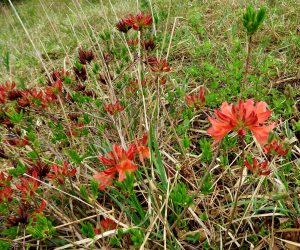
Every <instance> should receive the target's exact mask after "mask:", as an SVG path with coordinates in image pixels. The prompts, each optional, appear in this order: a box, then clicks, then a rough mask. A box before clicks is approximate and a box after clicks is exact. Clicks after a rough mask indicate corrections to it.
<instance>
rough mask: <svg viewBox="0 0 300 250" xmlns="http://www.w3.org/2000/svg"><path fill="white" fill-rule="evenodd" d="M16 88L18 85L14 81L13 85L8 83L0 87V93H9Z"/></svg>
mask: <svg viewBox="0 0 300 250" xmlns="http://www.w3.org/2000/svg"><path fill="white" fill-rule="evenodd" d="M15 87H16V83H15V82H14V81H12V82H11V83H9V82H6V83H5V84H4V85H0V91H4V92H9V91H11V90H13V89H14V88H15Z"/></svg>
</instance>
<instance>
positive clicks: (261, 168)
mask: <svg viewBox="0 0 300 250" xmlns="http://www.w3.org/2000/svg"><path fill="white" fill-rule="evenodd" d="M244 164H245V166H246V167H247V168H248V169H249V170H250V171H251V172H255V173H257V174H258V175H269V174H270V172H271V171H270V170H269V169H267V167H268V165H269V162H268V160H265V161H264V162H261V163H258V161H257V159H256V158H254V159H253V164H252V165H251V164H250V163H249V162H248V160H246V161H245V162H244Z"/></svg>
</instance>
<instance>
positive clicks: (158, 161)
mask: <svg viewBox="0 0 300 250" xmlns="http://www.w3.org/2000/svg"><path fill="white" fill-rule="evenodd" d="M148 141H149V142H148V143H149V148H150V153H151V160H152V161H153V163H154V165H155V167H156V171H157V173H158V175H159V177H160V179H161V182H162V186H163V188H164V190H166V189H167V185H168V184H167V183H168V180H167V174H166V171H165V167H164V165H163V162H162V158H161V155H160V152H159V148H158V143H157V140H156V138H155V135H154V129H153V126H152V125H151V126H150V138H149V140H148ZM153 149H154V150H153Z"/></svg>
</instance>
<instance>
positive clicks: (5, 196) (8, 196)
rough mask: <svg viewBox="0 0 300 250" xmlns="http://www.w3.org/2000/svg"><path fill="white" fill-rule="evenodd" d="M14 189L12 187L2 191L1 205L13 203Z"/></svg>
mask: <svg viewBox="0 0 300 250" xmlns="http://www.w3.org/2000/svg"><path fill="white" fill-rule="evenodd" d="M12 192H13V191H12V188H11V187H4V188H2V189H0V204H1V203H2V202H4V203H5V202H11V201H12Z"/></svg>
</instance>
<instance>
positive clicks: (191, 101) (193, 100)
mask: <svg viewBox="0 0 300 250" xmlns="http://www.w3.org/2000/svg"><path fill="white" fill-rule="evenodd" d="M185 99H186V104H187V105H188V106H189V107H190V108H197V109H198V108H201V107H202V106H203V105H204V103H205V96H204V88H200V91H199V94H198V95H186V97H185Z"/></svg>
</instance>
